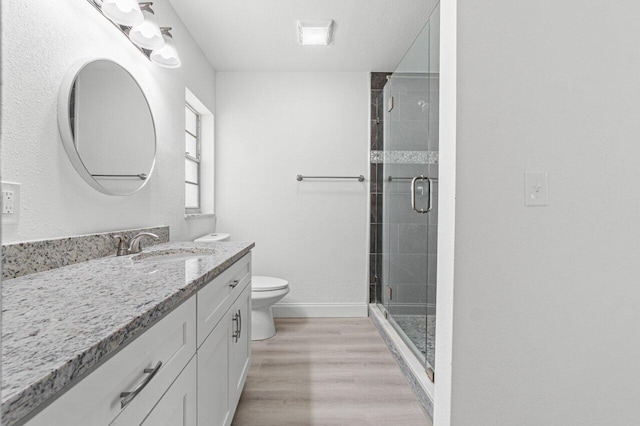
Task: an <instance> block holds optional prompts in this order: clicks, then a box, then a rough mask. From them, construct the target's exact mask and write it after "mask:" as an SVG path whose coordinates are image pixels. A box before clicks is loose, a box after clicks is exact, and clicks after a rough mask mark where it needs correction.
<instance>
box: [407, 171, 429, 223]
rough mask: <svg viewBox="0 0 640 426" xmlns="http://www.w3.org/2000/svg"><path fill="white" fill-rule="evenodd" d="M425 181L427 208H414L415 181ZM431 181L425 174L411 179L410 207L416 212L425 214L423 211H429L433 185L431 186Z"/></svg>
mask: <svg viewBox="0 0 640 426" xmlns="http://www.w3.org/2000/svg"><path fill="white" fill-rule="evenodd" d="M419 180H420V181H425V180H426V181H427V183H428V184H429V204H428V205H427V209H426V210H424V209H418V208H416V183H417V182H418V181H419ZM432 185H433V184H432V182H431V179H429V178H428V177H426V176H423V175H420V176H416V177H414V178H413V179H411V208H412V209H413V210H414V211H415V212H417V213H421V214H425V213H429V211H430V210H431V207H432V202H433V201H432V195H431V194H432V192H433V186H432Z"/></svg>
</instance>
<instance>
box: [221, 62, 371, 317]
mask: <svg viewBox="0 0 640 426" xmlns="http://www.w3.org/2000/svg"><path fill="white" fill-rule="evenodd" d="M217 96H218V97H217V99H216V102H217V106H218V116H217V125H218V126H217V130H216V142H217V158H218V159H220V158H223V159H224V162H217V163H216V185H217V188H216V190H217V192H216V206H218V208H217V212H218V227H217V229H218V230H219V231H220V232H230V233H231V235H232V239H234V240H247V239H250V240H255V242H256V248H255V251H254V257H253V259H254V267H253V271H254V273H255V274H256V275H275V276H279V277H282V278H284V279H287V280H289V282H290V283H291V293H290V294H289V295H288V296H287V297H286V298H285V299H284V300H283V302H284V303H296V304H312V305H318V304H327V305H331V306H329V307H328V309H329V311H331V312H334V313H335V312H336V309H337V310H340V306H337V307H336V305H341V304H350V305H351V307H353V305H357V306H358V307H356V309H355V311H357V312H360V313H362V314H363V315H366V303H367V298H366V295H367V256H368V250H367V228H368V220H367V200H368V186H367V182H358V181H357V180H331V181H312V180H309V181H306V180H305V181H303V182H298V181H296V175H297V174H299V173H300V174H304V175H338V176H354V175H359V174H363V175H366V174H367V168H368V158H367V157H368V139H369V138H368V125H369V121H368V117H369V74H368V73H364V72H363V73H304V72H300V73H286V72H282V73H276V72H273V73H268V72H265V73H243V72H237V73H236V72H220V73H218V75H217ZM312 309H315V308H312ZM318 309H321V308H318ZM348 309H350V308H348ZM325 312H327V311H325ZM350 312H354V311H353V310H351V311H350Z"/></svg>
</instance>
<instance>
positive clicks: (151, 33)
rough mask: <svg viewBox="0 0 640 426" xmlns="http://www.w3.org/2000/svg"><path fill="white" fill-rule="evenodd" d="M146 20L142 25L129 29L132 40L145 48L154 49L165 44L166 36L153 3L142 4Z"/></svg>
mask: <svg viewBox="0 0 640 426" xmlns="http://www.w3.org/2000/svg"><path fill="white" fill-rule="evenodd" d="M141 9H142V14H143V15H144V21H143V22H142V23H141V24H140V25H136V26H135V27H133V28H131V31H129V38H130V39H131V41H132V42H134V43H135V44H137V45H138V46H140V47H142V48H143V49H148V50H154V49H160V48H161V47H162V46H164V38H163V37H162V32H161V31H160V25H158V20H157V19H156V16H155V13H154V11H153V9H151V4H150V3H149V4H144V5H141Z"/></svg>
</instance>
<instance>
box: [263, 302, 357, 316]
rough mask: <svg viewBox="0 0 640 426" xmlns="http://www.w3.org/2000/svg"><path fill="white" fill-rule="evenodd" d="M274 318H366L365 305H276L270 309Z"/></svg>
mask: <svg viewBox="0 0 640 426" xmlns="http://www.w3.org/2000/svg"><path fill="white" fill-rule="evenodd" d="M272 309H273V316H274V317H276V318H366V317H367V316H369V312H368V305H367V304H366V303H350V304H347V303H340V304H330V303H326V304H325V303H276V304H275V305H273V307H272Z"/></svg>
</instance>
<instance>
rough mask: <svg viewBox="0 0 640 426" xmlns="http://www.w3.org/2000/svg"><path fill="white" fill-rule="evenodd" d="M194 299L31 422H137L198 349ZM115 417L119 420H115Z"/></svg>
mask: <svg viewBox="0 0 640 426" xmlns="http://www.w3.org/2000/svg"><path fill="white" fill-rule="evenodd" d="M195 299H196V298H195V297H192V298H190V299H189V300H187V301H186V302H185V303H183V304H182V305H180V306H179V307H178V308H176V309H175V310H174V311H173V312H171V313H170V314H169V315H167V316H166V317H165V318H163V319H162V320H161V321H160V322H158V323H157V324H155V325H154V326H152V327H151V328H150V329H149V330H147V331H146V332H144V333H143V334H142V335H141V336H140V337H138V338H137V339H136V340H134V341H133V342H131V343H130V344H129V345H128V346H127V347H125V348H124V349H122V350H121V351H120V352H118V353H117V354H116V355H114V356H113V358H111V359H109V360H108V361H107V362H105V363H104V364H103V365H102V366H100V367H98V368H97V369H96V370H95V371H93V372H92V373H91V374H89V375H88V376H87V377H86V378H85V379H83V380H82V381H80V382H79V383H78V384H77V385H76V386H74V387H72V388H71V389H69V391H67V392H66V393H65V394H64V395H62V396H61V397H60V398H59V399H58V400H56V401H55V402H54V403H53V404H51V405H50V406H49V407H47V408H45V409H44V410H43V411H42V412H41V413H39V414H38V415H37V416H36V417H34V418H33V419H32V420H31V421H29V422H28V423H27V424H28V425H29V426H40V425H43V426H44V425H47V426H52V425H60V426H63V425H64V426H68V425H99V424H101V425H107V424H113V425H139V424H140V423H142V421H143V420H144V418H145V417H146V416H147V414H148V413H149V412H150V411H151V409H152V408H153V406H154V405H155V404H156V403H157V402H158V401H159V400H160V398H161V397H162V395H163V394H164V392H165V391H166V390H167V389H168V388H169V386H170V385H171V383H172V382H173V381H174V380H175V379H176V377H178V375H179V374H180V372H181V371H182V369H183V368H184V367H185V366H186V365H187V363H188V362H189V360H190V359H191V357H192V356H193V355H194V354H195V351H196V343H195V342H196V330H195V325H196V314H195V309H196V300H195ZM159 362H162V365H161V366H160V368H158V369H157V373H156V374H155V375H154V376H153V378H152V379H151V380H149V381H148V384H147V385H146V386H145V387H144V388H143V389H142V390H141V391H140V392H139V393H138V394H137V395H136V396H135V398H133V399H132V400H131V402H130V403H129V404H128V405H127V406H126V407H124V408H122V407H121V401H122V398H121V397H120V393H121V392H130V391H132V390H133V389H134V388H136V386H137V385H138V384H140V383H141V382H142V381H143V380H145V379H146V378H148V377H149V374H146V373H145V372H144V370H145V369H153V368H154V367H156V366H157V365H158V363H159ZM114 419H115V420H114Z"/></svg>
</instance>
